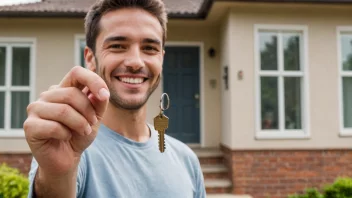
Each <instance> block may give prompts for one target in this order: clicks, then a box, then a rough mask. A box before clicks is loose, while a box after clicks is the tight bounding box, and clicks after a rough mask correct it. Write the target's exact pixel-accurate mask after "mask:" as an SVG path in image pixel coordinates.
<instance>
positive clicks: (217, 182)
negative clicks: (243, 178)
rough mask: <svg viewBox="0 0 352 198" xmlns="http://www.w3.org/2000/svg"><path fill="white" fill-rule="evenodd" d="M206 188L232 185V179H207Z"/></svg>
mask: <svg viewBox="0 0 352 198" xmlns="http://www.w3.org/2000/svg"><path fill="white" fill-rule="evenodd" d="M204 185H205V187H206V188H228V187H231V185H232V184H231V181H230V180H228V179H207V180H205V181H204Z"/></svg>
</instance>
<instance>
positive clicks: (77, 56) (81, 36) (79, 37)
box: [73, 34, 86, 66]
mask: <svg viewBox="0 0 352 198" xmlns="http://www.w3.org/2000/svg"><path fill="white" fill-rule="evenodd" d="M85 38H86V36H85V35H84V34H75V42H74V46H73V47H74V48H73V49H74V50H75V51H74V59H75V60H74V63H75V65H80V66H83V65H81V63H80V61H81V59H80V47H81V44H80V41H81V40H84V39H85Z"/></svg>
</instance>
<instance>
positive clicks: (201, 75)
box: [161, 41, 205, 147]
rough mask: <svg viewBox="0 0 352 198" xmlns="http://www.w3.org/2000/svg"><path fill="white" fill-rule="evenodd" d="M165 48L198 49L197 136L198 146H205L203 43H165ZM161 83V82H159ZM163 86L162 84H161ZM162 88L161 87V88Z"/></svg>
mask: <svg viewBox="0 0 352 198" xmlns="http://www.w3.org/2000/svg"><path fill="white" fill-rule="evenodd" d="M165 46H185V47H187V46H196V47H199V59H200V62H199V63H200V65H199V86H200V87H199V88H200V90H199V91H200V93H199V94H200V108H199V116H200V118H199V120H200V123H199V126H200V127H199V130H200V131H199V133H200V134H199V135H200V146H201V147H204V146H205V145H204V144H205V137H204V136H205V131H204V130H205V126H204V124H205V90H204V43H203V42H192V41H167V42H166V43H165ZM161 83H163V81H162V82H161ZM162 85H163V84H162ZM162 87H163V86H162Z"/></svg>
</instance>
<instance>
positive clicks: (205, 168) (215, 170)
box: [201, 164, 227, 173]
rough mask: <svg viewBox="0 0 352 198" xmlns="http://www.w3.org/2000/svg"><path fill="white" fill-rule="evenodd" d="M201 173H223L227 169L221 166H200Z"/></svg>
mask: <svg viewBox="0 0 352 198" xmlns="http://www.w3.org/2000/svg"><path fill="white" fill-rule="evenodd" d="M201 167H202V170H203V173H223V172H227V168H226V167H225V166H224V165H223V164H205V165H201Z"/></svg>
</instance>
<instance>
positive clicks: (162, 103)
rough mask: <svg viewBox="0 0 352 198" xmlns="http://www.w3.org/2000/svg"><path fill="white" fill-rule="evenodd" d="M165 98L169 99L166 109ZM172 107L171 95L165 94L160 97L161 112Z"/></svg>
mask: <svg viewBox="0 0 352 198" xmlns="http://www.w3.org/2000/svg"><path fill="white" fill-rule="evenodd" d="M164 96H166V99H167V106H166V108H165V107H164ZM169 107H170V98H169V95H167V93H163V94H162V95H161V97H160V110H161V111H165V110H168V109H169Z"/></svg>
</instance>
